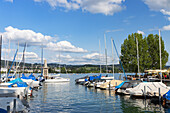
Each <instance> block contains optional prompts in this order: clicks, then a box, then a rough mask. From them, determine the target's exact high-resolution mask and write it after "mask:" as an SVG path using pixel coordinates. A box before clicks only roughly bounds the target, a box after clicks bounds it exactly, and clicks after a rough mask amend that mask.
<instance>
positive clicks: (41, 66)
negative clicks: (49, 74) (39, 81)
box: [41, 46, 43, 76]
mask: <svg viewBox="0 0 170 113" xmlns="http://www.w3.org/2000/svg"><path fill="white" fill-rule="evenodd" d="M41 76H43V46H42V49H41Z"/></svg>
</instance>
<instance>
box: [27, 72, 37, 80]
mask: <svg viewBox="0 0 170 113" xmlns="http://www.w3.org/2000/svg"><path fill="white" fill-rule="evenodd" d="M28 78H30V79H32V80H34V81H37V80H36V79H35V76H34V75H33V74H32V73H31V75H29V76H28Z"/></svg>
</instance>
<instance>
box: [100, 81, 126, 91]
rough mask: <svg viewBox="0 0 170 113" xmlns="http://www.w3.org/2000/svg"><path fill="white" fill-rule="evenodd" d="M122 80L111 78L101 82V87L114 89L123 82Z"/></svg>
mask: <svg viewBox="0 0 170 113" xmlns="http://www.w3.org/2000/svg"><path fill="white" fill-rule="evenodd" d="M122 82H123V81H122V80H111V81H108V82H106V83H104V84H101V86H100V89H114V88H115V87H116V86H117V85H119V84H121V83H122Z"/></svg>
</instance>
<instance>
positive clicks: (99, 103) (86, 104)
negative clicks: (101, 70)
mask: <svg viewBox="0 0 170 113" xmlns="http://www.w3.org/2000/svg"><path fill="white" fill-rule="evenodd" d="M85 75H87V74H81V75H78V74H77V75H76V74H73V75H62V77H66V78H70V82H69V83H46V84H43V86H42V87H41V88H40V89H39V90H38V91H34V92H33V97H30V98H28V103H29V105H30V112H31V113H40V112H41V113H42V112H52V113H80V112H81V113H145V112H148V111H150V112H166V113H170V109H169V108H166V109H165V108H163V107H162V106H161V105H154V104H152V103H150V100H143V99H131V98H130V97H129V96H120V95H116V94H115V93H114V91H109V90H100V89H95V88H87V87H85V86H82V85H76V84H75V79H77V78H80V77H82V76H85ZM116 75H118V74H116ZM117 77H118V76H117Z"/></svg>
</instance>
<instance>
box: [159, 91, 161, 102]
mask: <svg viewBox="0 0 170 113" xmlns="http://www.w3.org/2000/svg"><path fill="white" fill-rule="evenodd" d="M158 91H159V102H161V89H160V88H158Z"/></svg>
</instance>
